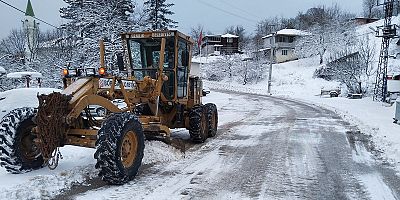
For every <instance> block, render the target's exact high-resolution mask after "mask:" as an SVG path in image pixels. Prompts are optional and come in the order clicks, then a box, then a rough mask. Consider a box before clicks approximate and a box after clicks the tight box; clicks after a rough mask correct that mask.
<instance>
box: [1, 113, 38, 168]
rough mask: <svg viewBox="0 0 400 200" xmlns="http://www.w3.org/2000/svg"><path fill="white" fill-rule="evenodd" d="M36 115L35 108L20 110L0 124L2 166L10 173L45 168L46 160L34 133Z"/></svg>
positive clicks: (9, 115) (8, 115)
mask: <svg viewBox="0 0 400 200" xmlns="http://www.w3.org/2000/svg"><path fill="white" fill-rule="evenodd" d="M35 115H36V111H35V109H33V108H18V109H15V110H13V111H11V112H10V113H9V114H7V115H6V116H4V117H3V119H2V121H1V123H0V151H1V154H0V165H1V166H3V167H4V168H6V170H7V171H8V172H10V173H14V174H19V173H24V172H28V171H32V170H35V169H39V168H41V167H43V163H44V160H43V157H42V155H41V153H40V150H39V148H38V147H37V146H36V144H35V142H34V140H35V139H36V136H35V134H33V133H32V128H33V127H35V123H34V122H33V121H32V118H33V117H34V116H35Z"/></svg>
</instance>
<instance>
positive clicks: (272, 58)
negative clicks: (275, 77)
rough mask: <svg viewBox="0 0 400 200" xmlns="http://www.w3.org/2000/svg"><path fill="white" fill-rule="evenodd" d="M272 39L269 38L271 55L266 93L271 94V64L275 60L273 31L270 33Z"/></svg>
mask: <svg viewBox="0 0 400 200" xmlns="http://www.w3.org/2000/svg"><path fill="white" fill-rule="evenodd" d="M271 35H272V40H271V55H270V61H269V72H268V94H271V82H272V64H273V62H274V60H275V56H274V53H275V35H276V34H275V33H272V34H271Z"/></svg>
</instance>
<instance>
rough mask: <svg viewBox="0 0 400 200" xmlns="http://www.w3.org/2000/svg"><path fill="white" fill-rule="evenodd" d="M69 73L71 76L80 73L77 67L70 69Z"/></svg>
mask: <svg viewBox="0 0 400 200" xmlns="http://www.w3.org/2000/svg"><path fill="white" fill-rule="evenodd" d="M68 74H69V76H71V77H73V76H76V75H77V74H78V72H77V70H76V69H68Z"/></svg>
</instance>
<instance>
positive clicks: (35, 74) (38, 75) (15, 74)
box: [7, 72, 43, 78]
mask: <svg viewBox="0 0 400 200" xmlns="http://www.w3.org/2000/svg"><path fill="white" fill-rule="evenodd" d="M27 76H29V77H31V78H42V77H43V76H42V74H41V73H39V72H13V73H9V74H7V78H25V77H27Z"/></svg>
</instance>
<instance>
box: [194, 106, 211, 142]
mask: <svg viewBox="0 0 400 200" xmlns="http://www.w3.org/2000/svg"><path fill="white" fill-rule="evenodd" d="M189 134H190V138H191V139H192V140H193V141H194V142H200V143H203V142H205V141H206V139H207V138H208V123H207V117H206V110H205V107H204V106H203V105H196V106H194V107H193V108H192V109H191V110H190V113H189Z"/></svg>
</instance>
